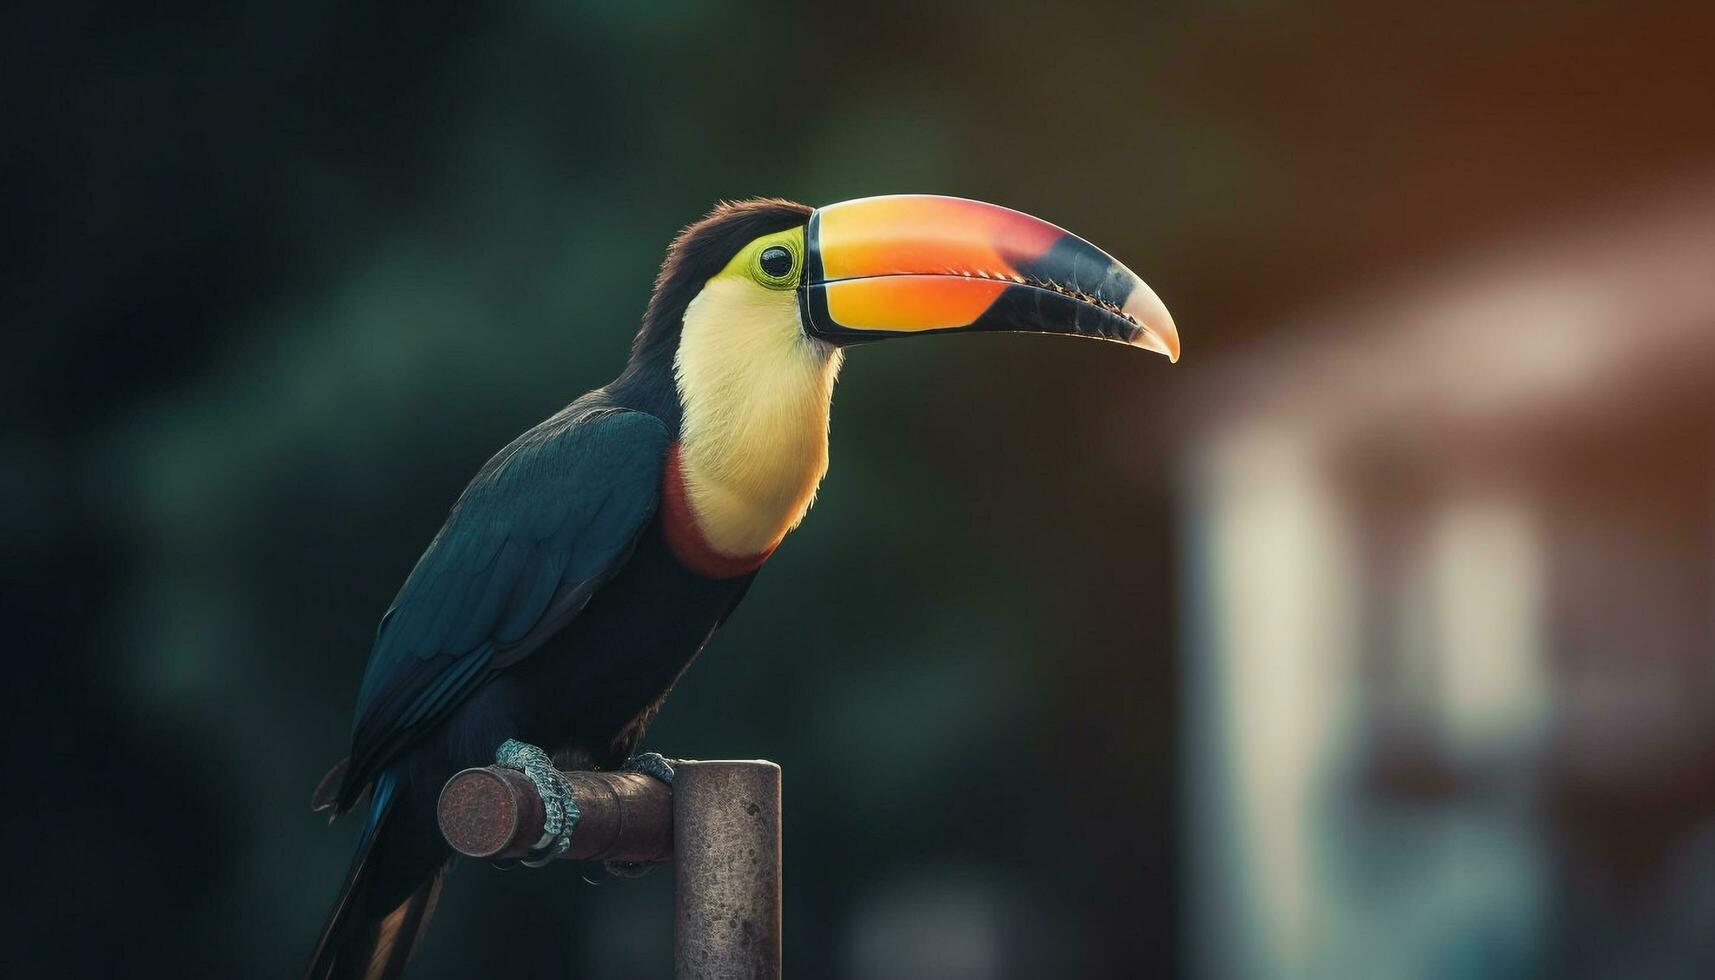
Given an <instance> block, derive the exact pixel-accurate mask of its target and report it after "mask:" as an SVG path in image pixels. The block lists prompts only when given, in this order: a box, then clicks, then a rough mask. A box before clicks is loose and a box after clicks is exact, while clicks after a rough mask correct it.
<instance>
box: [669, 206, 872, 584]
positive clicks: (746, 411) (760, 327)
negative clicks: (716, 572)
mask: <svg viewBox="0 0 1715 980" xmlns="http://www.w3.org/2000/svg"><path fill="white" fill-rule="evenodd" d="M770 245H784V246H785V247H787V248H788V249H790V250H791V251H792V254H793V257H794V261H793V269H792V271H791V273H790V274H789V275H788V276H787V277H784V278H785V280H786V281H784V282H782V281H781V280H778V279H776V280H770V279H768V277H767V276H766V274H764V273H763V272H762V271H761V268H760V265H759V264H758V258H759V256H760V255H761V253H762V251H763V249H766V248H768V247H769V246H770ZM803 254H804V229H802V228H795V229H790V230H787V231H783V232H779V233H776V234H771V235H765V236H763V237H761V238H758V239H757V240H756V241H754V242H751V243H750V244H749V245H747V246H745V248H744V249H743V250H741V251H740V252H739V253H738V254H737V255H735V256H734V257H733V259H732V261H731V262H729V263H727V265H726V267H725V268H723V269H722V270H721V271H720V272H719V273H717V274H716V275H715V276H714V277H713V278H711V279H710V280H709V281H708V283H707V284H706V285H704V287H703V290H702V292H700V293H698V294H697V297H696V298H695V299H693V300H692V301H691V304H690V306H689V307H687V308H686V310H685V322H684V328H683V332H682V333H681V335H680V340H679V350H678V353H677V355H676V356H675V360H674V380H675V381H676V383H677V385H678V388H679V400H680V404H681V405H682V406H683V415H682V419H681V423H680V435H679V452H680V461H681V466H682V472H683V474H684V479H685V491H686V497H687V499H688V500H689V502H690V505H691V510H692V512H693V513H694V514H695V516H696V520H697V527H698V530H699V531H701V532H702V534H703V537H704V538H705V539H706V540H707V542H708V543H709V545H711V546H712V547H713V548H714V549H715V550H716V551H719V552H721V553H722V554H725V555H728V556H731V557H735V558H743V557H748V556H751V555H757V554H761V553H762V552H765V551H767V550H769V549H771V548H773V547H774V546H775V545H777V544H779V543H780V539H781V538H783V537H785V536H786V533H787V532H788V531H790V530H791V529H792V528H793V527H796V526H797V524H798V522H799V521H801V520H803V518H804V514H805V513H806V512H807V511H808V510H809V509H810V504H811V503H812V501H814V499H815V496H816V487H817V486H818V485H819V484H820V483H821V481H822V476H823V475H824V474H825V473H826V472H827V469H828V416H829V412H830V409H831V406H832V404H833V394H834V379H835V378H836V377H837V376H838V375H839V370H840V361H841V356H840V352H839V350H838V349H837V348H834V347H831V346H829V345H828V344H825V343H822V342H821V341H818V340H814V339H812V338H810V337H808V336H806V335H805V333H804V328H803V325H802V323H801V322H800V319H799V315H798V297H797V294H796V292H794V290H793V287H795V286H796V285H797V283H798V281H799V279H800V277H801V276H802V269H803V259H802V257H803Z"/></svg>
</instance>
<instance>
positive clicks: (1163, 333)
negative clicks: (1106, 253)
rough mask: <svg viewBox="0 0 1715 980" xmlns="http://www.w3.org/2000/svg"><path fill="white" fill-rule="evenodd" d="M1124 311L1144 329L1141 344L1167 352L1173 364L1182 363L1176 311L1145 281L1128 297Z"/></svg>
mask: <svg viewBox="0 0 1715 980" xmlns="http://www.w3.org/2000/svg"><path fill="white" fill-rule="evenodd" d="M1122 311H1123V312H1124V313H1125V315H1126V316H1129V317H1131V318H1132V319H1133V320H1134V321H1136V322H1137V324H1138V326H1140V327H1142V328H1143V329H1142V330H1140V331H1139V332H1138V336H1137V340H1135V341H1133V343H1135V344H1136V345H1137V346H1139V347H1142V348H1144V349H1145V350H1152V351H1155V352H1156V353H1157V354H1165V355H1166V356H1167V361H1168V363H1169V364H1177V363H1179V329H1178V328H1177V327H1175V326H1174V325H1173V315H1172V314H1171V313H1168V312H1167V305H1166V304H1165V303H1163V302H1161V298H1160V297H1159V296H1157V295H1155V291H1154V290H1153V289H1150V288H1149V286H1148V285H1146V284H1145V283H1142V282H1139V283H1138V284H1137V286H1136V288H1134V289H1133V290H1132V292H1131V295H1130V296H1128V297H1126V301H1125V306H1124V307H1122Z"/></svg>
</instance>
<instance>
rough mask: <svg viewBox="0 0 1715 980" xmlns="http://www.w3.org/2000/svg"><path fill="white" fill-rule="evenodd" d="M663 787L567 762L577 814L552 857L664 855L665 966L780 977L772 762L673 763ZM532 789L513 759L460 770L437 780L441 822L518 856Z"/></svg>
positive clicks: (704, 973)
mask: <svg viewBox="0 0 1715 980" xmlns="http://www.w3.org/2000/svg"><path fill="white" fill-rule="evenodd" d="M675 770H676V775H675V777H674V780H673V785H672V786H671V787H669V786H667V785H666V784H664V783H662V782H660V781H659V780H657V779H654V778H653V777H650V776H644V775H641V774H638V773H631V772H568V773H566V774H565V776H566V779H567V780H568V781H569V782H570V783H571V785H572V794H573V796H574V797H575V798H576V800H577V804H578V810H579V811H580V813H581V814H582V815H581V817H580V818H579V820H578V825H577V830H576V831H575V832H574V833H573V834H572V845H571V848H570V850H568V851H567V852H566V853H565V854H564V855H563V856H564V857H565V858H566V859H569V860H575V861H624V862H640V863H641V862H664V861H672V862H673V869H674V891H675V900H674V922H673V945H674V954H673V960H674V975H675V976H676V977H679V978H681V980H689V978H701V977H723V978H726V977H731V978H742V980H750V978H758V980H760V978H774V980H777V978H779V976H780V968H781V963H780V878H781V871H780V767H779V766H777V765H775V764H774V763H772V762H689V761H684V762H678V763H675ZM543 816H544V811H543V808H542V798H541V796H540V795H538V793H537V791H536V786H535V784H534V783H532V782H531V781H530V779H529V777H527V776H525V775H524V774H523V773H521V772H518V771H517V770H513V769H503V768H500V767H497V766H488V767H485V768H481V769H466V770H465V771H463V772H461V773H459V774H458V775H456V776H454V777H453V778H451V779H449V780H447V784H446V786H445V787H443V788H442V790H441V799H440V807H439V817H440V824H441V833H442V835H443V836H445V837H446V840H447V844H448V845H450V846H451V847H452V849H453V850H455V851H457V852H458V853H460V854H463V855H465V856H467V857H473V858H484V859H488V860H504V859H508V858H517V857H522V856H524V855H525V854H527V853H528V852H529V851H530V848H531V847H532V846H534V845H535V844H536V842H537V841H539V840H540V839H541V837H542V821H543Z"/></svg>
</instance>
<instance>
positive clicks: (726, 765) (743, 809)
mask: <svg viewBox="0 0 1715 980" xmlns="http://www.w3.org/2000/svg"><path fill="white" fill-rule="evenodd" d="M673 855H674V876H675V885H676V887H675V900H674V916H673V943H674V955H673V975H674V976H675V977H677V978H679V980H693V978H697V980H700V978H705V977H719V978H722V980H779V977H780V967H781V964H780V934H781V933H780V877H781V875H780V767H779V766H777V765H775V764H774V763H772V762H684V763H680V764H679V766H678V775H677V777H676V778H675V779H674V781H673Z"/></svg>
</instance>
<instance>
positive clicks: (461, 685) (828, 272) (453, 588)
mask: <svg viewBox="0 0 1715 980" xmlns="http://www.w3.org/2000/svg"><path fill="white" fill-rule="evenodd" d="M982 331H1014V332H1033V333H1049V334H1063V335H1066V336H1072V337H1089V338H1095V339H1099V340H1107V341H1116V342H1118V343H1121V344H1126V345H1129V346H1132V347H1139V348H1143V349H1145V350H1151V351H1155V352H1157V353H1160V354H1164V355H1166V356H1167V357H1168V358H1169V359H1170V360H1177V359H1178V357H1179V336H1178V333H1177V331H1176V330H1175V328H1174V325H1173V319H1172V317H1170V316H1169V315H1168V312H1167V308H1166V307H1165V306H1164V305H1163V304H1162V302H1161V300H1160V299H1159V298H1157V296H1156V294H1155V293H1154V292H1153V291H1152V290H1151V289H1150V288H1149V286H1147V285H1145V284H1144V282H1143V281H1142V280H1141V279H1139V278H1138V277H1137V276H1136V275H1134V274H1133V273H1132V272H1131V270H1129V269H1127V268H1126V267H1125V266H1124V265H1121V264H1120V263H1119V262H1117V261H1115V260H1114V259H1113V258H1111V257H1110V256H1109V255H1108V254H1107V253H1105V252H1103V251H1102V250H1101V249H1099V248H1096V247H1095V246H1094V245H1091V244H1090V243H1088V242H1086V241H1084V240H1083V239H1081V238H1079V237H1077V236H1076V235H1073V234H1071V233H1069V232H1066V231H1064V230H1062V229H1060V228H1058V227H1056V226H1055V225H1052V224H1050V223H1048V222H1046V221H1042V220H1040V219H1038V218H1034V217H1031V216H1030V215H1027V214H1023V213H1020V212H1018V211H1013V210H1010V209H1008V208H1003V207H998V206H996V205H992V204H984V203H981V202H978V201H970V200H964V199H960V198H953V197H942V196H936V195H893V196H886V197H871V198H863V199H860V200H854V201H846V202H843V203H840V204H833V205H829V206H826V207H821V208H815V209H812V208H809V207H806V206H805V205H802V204H796V203H792V202H789V201H784V200H777V199H755V200H747V201H741V202H737V203H723V204H721V205H719V206H718V207H716V208H715V209H714V210H713V211H712V212H711V213H710V214H709V215H708V216H707V217H705V218H703V219H702V220H700V221H698V222H696V223H694V224H692V225H690V226H689V227H687V228H685V229H684V230H683V231H682V232H681V233H680V234H679V235H678V237H677V238H676V239H674V241H673V243H672V245H671V246H670V247H669V249H668V252H667V257H666V260H665V262H664V263H663V264H662V267H661V272H660V275H659V276H658V277H657V279H656V281H655V288H654V292H653V294H652V295H651V297H650V299H649V303H648V306H647V307H646V309H645V311H644V314H643V322H642V326H641V327H640V328H639V330H638V331H637V335H636V339H635V340H634V342H633V344H632V347H631V355H630V358H629V360H628V361H627V363H626V365H625V369H624V370H623V371H621V372H620V374H619V376H618V377H617V378H615V379H614V380H613V381H612V382H611V383H610V384H607V385H605V386H603V387H601V388H597V389H596V390H594V391H591V392H589V393H588V394H585V395H583V396H582V397H580V398H578V399H577V400H575V401H573V402H572V403H571V404H569V405H567V406H566V407H565V408H563V409H561V410H560V411H558V412H556V413H555V414H554V415H553V416H552V417H550V418H548V419H547V420H545V421H543V422H542V423H540V424H538V425H536V426H535V427H533V428H531V429H530V430H529V431H527V432H525V433H524V434H523V435H520V436H519V437H518V438H516V439H514V440H513V441H512V442H511V443H510V444H509V445H507V446H506V447H505V448H504V449H502V450H500V451H499V452H498V453H496V454H495V455H494V457H493V458H492V459H490V460H489V461H488V462H487V463H485V464H484V465H483V466H482V468H481V469H480V470H479V471H478V472H477V474H476V476H475V478H473V479H472V480H471V482H470V484H469V486H467V487H466V488H465V490H464V492H463V493H462V494H461V495H460V496H459V498H458V501H457V502H456V503H455V504H454V505H453V507H452V510H451V512H450V513H449V515H448V516H447V519H446V522H445V524H444V525H443V526H442V527H441V529H440V531H439V533H437V534H436V535H435V538H434V540H433V541H431V542H430V543H429V546H428V549H427V550H426V551H424V552H423V554H422V557H421V558H419V559H418V561H417V564H416V566H415V568H413V569H412V571H411V573H410V575H409V576H408V577H407V578H406V580H405V584H404V585H403V586H402V587H401V588H400V590H399V593H398V595H397V597H395V598H394V600H393V603H392V605H391V607H390V608H389V609H388V610H387V612H386V614H385V615H384V616H383V617H382V619H381V623H380V626H379V627H378V628H377V630H376V634H375V641H374V645H373V646H372V648H371V651H370V656H369V663H368V667H367V669H366V671H365V673H364V676H363V681H362V684H361V686H360V688H359V691H358V695H357V708H356V716H355V721H354V723H353V728H352V740H351V752H350V755H349V756H348V757H347V758H346V759H345V760H343V761H342V762H341V763H340V764H339V765H337V766H335V767H334V769H333V770H332V771H331V772H329V773H328V775H327V777H326V778H324V779H323V780H322V784H321V785H320V786H319V787H318V788H317V790H316V793H315V797H314V800H313V805H314V807H315V808H316V809H317V810H331V811H332V812H333V814H334V815H338V814H340V813H344V812H346V811H348V810H350V809H352V808H353V807H354V806H356V805H357V804H358V803H359V802H360V800H361V799H363V797H364V796H365V794H367V796H368V800H369V802H368V808H367V816H366V818H365V820H364V823H363V826H362V829H361V832H360V834H359V839H358V846H357V852H356V855H355V856H354V858H353V860H352V863H351V866H350V870H349V871H348V872H347V875H346V878H345V882H344V885H343V887H342V888H341V889H340V892H339V895H338V899H337V901H336V902H335V905H334V908H333V912H332V914H331V915H330V916H329V919H328V922H327V925H326V927H325V928H324V930H323V932H322V935H321V939H320V941H319V942H318V943H317V946H316V948H315V952H314V954H313V956H312V960H311V964H310V967H309V970H308V972H307V976H308V977H309V978H311V980H323V978H333V977H339V978H345V977H366V978H391V977H397V976H399V975H400V974H402V973H403V972H404V969H405V965H406V963H407V961H408V960H409V959H410V956H411V952H412V949H413V947H414V945H415V943H416V941H417V939H418V937H419V936H420V935H421V933H422V930H423V928H424V926H425V924H426V923H427V921H428V918H429V915H430V913H431V912H432V910H433V907H434V904H435V898H436V895H437V894H438V892H439V890H440V886H441V880H442V877H443V875H444V873H445V870H446V868H447V865H448V862H449V860H450V857H451V852H450V851H449V849H448V848H447V846H446V844H445V842H444V841H443V840H442V838H441V835H440V833H439V831H438V829H437V825H436V819H435V807H436V799H437V796H438V794H439V792H440V789H441V786H442V784H444V783H445V782H446V780H447V779H448V778H449V777H450V776H452V775H453V774H454V773H456V772H458V771H459V770H461V769H464V768H467V767H471V766H481V765H489V764H495V763H497V762H498V763H499V764H502V765H511V766H513V767H514V768H518V769H522V770H523V771H524V772H525V773H526V774H527V775H529V776H530V778H531V779H532V780H534V781H535V782H536V783H537V785H538V788H539V789H541V790H542V793H543V798H544V800H545V801H546V803H547V809H548V811H549V821H548V823H549V832H548V833H545V834H544V839H543V840H542V841H541V842H540V843H539V845H538V852H537V854H536V855H535V856H536V857H537V858H538V859H543V860H545V859H547V858H550V857H552V856H554V854H556V853H559V852H562V851H563V850H564V849H565V847H566V846H567V844H568V843H569V840H570V834H572V833H573V832H575V822H574V819H573V815H574V811H573V810H572V809H570V808H567V807H565V806H564V805H563V804H564V802H566V801H568V800H569V796H568V795H566V794H567V793H568V792H569V791H568V790H567V788H566V787H565V786H564V785H562V784H561V782H560V781H559V778H560V777H559V776H558V773H557V771H556V767H555V766H554V765H552V764H550V762H549V760H550V756H549V755H548V754H547V753H549V752H553V753H557V755H556V756H554V757H553V758H555V759H557V760H562V761H564V762H565V763H566V764H568V765H576V766H581V767H597V768H619V767H626V766H630V767H632V768H636V769H639V770H640V771H647V772H652V773H654V774H656V775H658V776H660V777H661V778H664V779H667V778H670V776H671V769H670V766H667V765H666V764H665V762H664V760H661V759H660V757H659V756H654V755H653V754H652V753H645V754H643V755H641V756H639V755H634V753H636V751H637V749H638V747H639V742H640V741H641V739H642V737H643V732H644V728H645V726H646V725H647V724H648V722H649V720H650V719H651V718H652V717H653V716H654V714H655V713H656V711H657V709H658V708H659V707H660V706H661V702H662V700H663V699H664V698H665V697H666V695H667V692H668V691H669V690H670V689H671V688H672V687H673V684H674V682H675V681H676V680H677V679H678V678H679V676H680V674H682V673H683V672H684V670H685V668H686V667H687V666H688V665H689V664H690V663H691V660H692V659H693V658H694V657H695V656H696V655H697V653H698V652H699V651H700V650H701V649H702V648H703V645H704V644H705V643H707V642H708V640H709V637H710V636H712V635H713V634H714V632H715V630H716V629H718V628H719V627H720V625H721V623H722V622H723V621H724V620H725V619H726V618H727V616H728V615H729V614H731V612H732V611H733V608H734V607H735V606H736V605H737V604H738V603H739V601H740V600H741V599H743V598H744V595H745V592H746V591H747V590H748V589H749V588H750V585H751V582H752V581H754V580H755V578H756V574H757V571H758V570H759V569H760V568H762V566H763V564H764V563H765V562H767V560H768V557H769V556H770V555H771V554H773V553H774V550H775V548H776V547H778V546H779V544H780V542H781V540H782V539H783V538H785V536H786V535H787V533H788V532H790V531H791V530H792V529H793V528H794V527H796V526H797V525H798V523H799V522H800V521H801V520H802V519H803V518H804V515H805V513H806V512H807V511H808V510H809V509H810V505H811V503H812V501H813V500H814V499H815V496H816V488H817V486H818V485H819V484H820V483H821V480H822V477H823V475H824V474H825V473H826V472H827V468H828V415H829V410H830V406H831V403H832V399H833V393H834V379H835V377H836V376H837V375H838V374H839V371H840V366H841V363H842V361H843V359H844V355H845V350H846V348H848V347H852V346H856V345H861V344H866V343H870V342H873V341H880V340H885V339H890V338H895V337H911V336H923V335H927V334H938V333H974V332H982Z"/></svg>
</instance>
